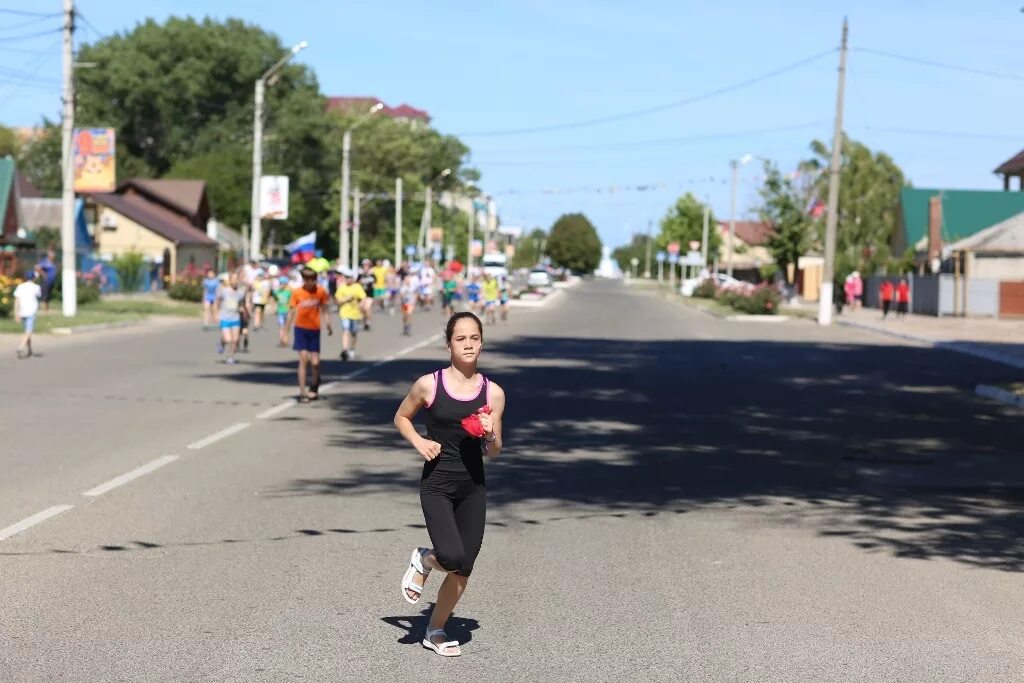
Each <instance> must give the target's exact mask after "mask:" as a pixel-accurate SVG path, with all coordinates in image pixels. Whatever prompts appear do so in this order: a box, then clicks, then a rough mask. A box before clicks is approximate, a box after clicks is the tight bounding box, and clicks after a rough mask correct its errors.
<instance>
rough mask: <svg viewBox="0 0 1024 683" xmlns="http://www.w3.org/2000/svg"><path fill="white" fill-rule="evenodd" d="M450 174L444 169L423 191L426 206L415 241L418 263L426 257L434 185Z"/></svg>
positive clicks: (450, 172)
mask: <svg viewBox="0 0 1024 683" xmlns="http://www.w3.org/2000/svg"><path fill="white" fill-rule="evenodd" d="M451 174H452V169H450V168H446V169H444V170H443V171H441V172H440V173H438V174H437V175H436V176H434V178H433V180H431V181H430V182H429V183H427V187H426V190H425V191H424V195H425V197H424V201H425V202H426V206H424V207H423V218H422V219H421V220H420V236H419V239H418V240H417V241H416V246H417V248H418V249H419V258H420V261H423V260H424V258H425V257H426V251H427V230H429V229H430V221H431V218H432V217H433V208H434V183H436V182H437V181H438V180H440V179H441V178H446V177H447V176H450V175H451Z"/></svg>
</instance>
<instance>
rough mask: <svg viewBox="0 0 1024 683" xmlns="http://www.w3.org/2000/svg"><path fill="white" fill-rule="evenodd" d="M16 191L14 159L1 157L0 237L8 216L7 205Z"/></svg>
mask: <svg viewBox="0 0 1024 683" xmlns="http://www.w3.org/2000/svg"><path fill="white" fill-rule="evenodd" d="M13 191H14V159H12V158H10V157H0V235H2V234H3V232H4V230H3V225H4V217H5V216H7V204H8V203H9V202H10V200H11V195H12V194H13Z"/></svg>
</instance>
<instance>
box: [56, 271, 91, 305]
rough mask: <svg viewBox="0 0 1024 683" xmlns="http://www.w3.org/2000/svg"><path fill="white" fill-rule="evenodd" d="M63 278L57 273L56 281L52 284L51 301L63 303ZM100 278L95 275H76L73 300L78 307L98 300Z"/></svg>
mask: <svg viewBox="0 0 1024 683" xmlns="http://www.w3.org/2000/svg"><path fill="white" fill-rule="evenodd" d="M63 279H64V278H63V276H62V275H61V273H57V281H56V282H55V283H54V284H53V300H54V301H64V287H63V284H62V281H63ZM100 284H101V281H100V277H99V276H98V275H96V274H95V273H76V277H75V299H77V300H78V303H79V305H81V304H91V303H95V302H97V301H99V300H100Z"/></svg>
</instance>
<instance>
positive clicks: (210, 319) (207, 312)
mask: <svg viewBox="0 0 1024 683" xmlns="http://www.w3.org/2000/svg"><path fill="white" fill-rule="evenodd" d="M218 289H220V278H219V277H217V275H216V273H214V272H213V268H209V269H207V271H206V279H204V280H203V329H204V330H208V329H210V328H211V327H213V325H214V324H215V321H216V319H217V316H216V315H214V310H213V302H214V301H216V300H217V290H218Z"/></svg>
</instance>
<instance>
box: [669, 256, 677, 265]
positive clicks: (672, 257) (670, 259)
mask: <svg viewBox="0 0 1024 683" xmlns="http://www.w3.org/2000/svg"><path fill="white" fill-rule="evenodd" d="M668 262H669V263H671V264H672V265H673V266H674V265H675V264H677V263H679V254H669V255H668Z"/></svg>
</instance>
